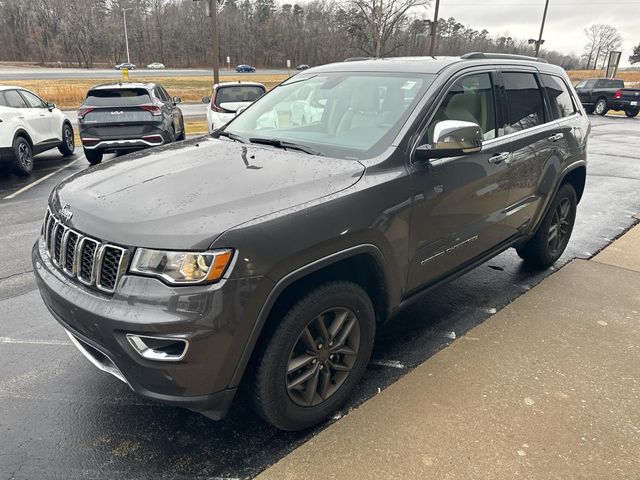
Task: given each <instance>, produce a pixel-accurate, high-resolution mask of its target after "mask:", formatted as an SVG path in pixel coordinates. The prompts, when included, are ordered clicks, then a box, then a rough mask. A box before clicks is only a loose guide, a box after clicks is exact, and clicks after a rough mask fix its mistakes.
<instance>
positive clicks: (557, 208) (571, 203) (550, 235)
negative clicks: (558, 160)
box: [516, 183, 578, 267]
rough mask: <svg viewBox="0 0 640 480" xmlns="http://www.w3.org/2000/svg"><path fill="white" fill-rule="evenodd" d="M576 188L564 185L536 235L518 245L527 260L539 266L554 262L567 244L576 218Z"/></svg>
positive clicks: (521, 254)
mask: <svg viewBox="0 0 640 480" xmlns="http://www.w3.org/2000/svg"><path fill="white" fill-rule="evenodd" d="M577 203H578V200H577V196H576V191H575V190H574V189H573V186H571V185H570V184H568V183H565V184H564V185H562V186H561V187H560V189H559V190H558V193H557V194H556V196H555V198H554V199H553V203H552V204H551V207H550V208H549V210H548V211H547V213H546V215H545V216H544V218H543V219H542V223H541V224H540V226H539V227H538V230H537V231H536V233H535V235H534V236H533V237H532V238H531V239H530V240H529V241H528V242H527V243H525V244H524V245H521V246H519V247H517V248H516V250H517V252H518V255H519V256H520V258H522V259H523V260H524V261H525V262H526V263H529V264H531V265H534V266H537V267H549V266H551V265H553V264H554V263H555V262H556V260H558V259H559V258H560V255H562V253H563V252H564V250H565V248H567V244H568V243H569V239H570V238H571V232H572V231H573V225H574V224H575V221H576V207H577Z"/></svg>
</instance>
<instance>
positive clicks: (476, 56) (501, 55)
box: [460, 52, 549, 63]
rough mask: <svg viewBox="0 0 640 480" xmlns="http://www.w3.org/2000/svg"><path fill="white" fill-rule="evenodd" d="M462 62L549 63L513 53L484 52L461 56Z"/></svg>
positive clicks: (538, 58)
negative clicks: (480, 60)
mask: <svg viewBox="0 0 640 480" xmlns="http://www.w3.org/2000/svg"><path fill="white" fill-rule="evenodd" d="M460 58H462V59H463V60H478V59H483V58H487V59H490V58H494V59H499V60H529V61H530V62H540V63H549V62H547V61H546V60H545V59H544V58H540V57H529V56H527V55H516V54H514V53H484V52H471V53H465V54H464V55H461V56H460Z"/></svg>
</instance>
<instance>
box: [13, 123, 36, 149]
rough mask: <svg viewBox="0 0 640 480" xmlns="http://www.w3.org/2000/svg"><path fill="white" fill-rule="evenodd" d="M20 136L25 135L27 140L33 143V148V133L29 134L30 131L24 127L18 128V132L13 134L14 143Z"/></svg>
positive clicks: (30, 143)
mask: <svg viewBox="0 0 640 480" xmlns="http://www.w3.org/2000/svg"><path fill="white" fill-rule="evenodd" d="M18 137H23V138H24V139H25V140H26V141H27V142H29V145H31V148H32V149H33V140H32V139H31V135H29V132H27V131H26V130H25V129H24V128H18V129H17V130H16V132H15V133H14V134H13V141H12V142H11V143H12V144H13V142H15V141H16V138H18Z"/></svg>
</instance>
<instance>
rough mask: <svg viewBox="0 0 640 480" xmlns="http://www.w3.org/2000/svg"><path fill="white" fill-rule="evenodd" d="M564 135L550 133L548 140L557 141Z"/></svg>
mask: <svg viewBox="0 0 640 480" xmlns="http://www.w3.org/2000/svg"><path fill="white" fill-rule="evenodd" d="M563 137H564V134H563V133H556V134H555V135H551V136H550V137H549V140H550V141H552V142H557V141H558V140H561V139H562V138H563Z"/></svg>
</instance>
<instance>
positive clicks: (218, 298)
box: [33, 53, 590, 430]
mask: <svg viewBox="0 0 640 480" xmlns="http://www.w3.org/2000/svg"><path fill="white" fill-rule="evenodd" d="M299 102H302V103H304V105H302V104H300V103H299ZM299 107H306V112H311V111H317V110H319V111H320V113H321V115H315V114H313V115H310V114H304V113H305V108H299ZM298 110H300V111H301V112H302V113H301V114H299V115H298V114H296V113H295V112H296V111H298ZM589 131H590V123H589V120H588V118H587V116H586V114H585V112H584V111H583V109H582V107H581V106H580V105H579V103H578V101H577V98H576V97H575V94H574V90H573V88H572V87H571V86H570V83H569V79H568V77H567V75H566V74H565V72H564V71H563V70H562V69H561V68H559V67H557V66H553V65H549V64H547V63H546V62H543V61H538V60H536V59H531V58H528V57H517V56H509V55H506V56H501V55H495V54H493V55H489V54H486V55H485V54H478V53H476V54H468V55H465V56H463V57H460V58H453V57H443V58H432V57H428V58H390V59H379V60H368V61H353V62H349V63H339V64H333V65H325V66H322V67H317V68H313V69H310V70H309V71H308V72H304V73H300V74H298V75H296V76H295V77H292V78H290V79H289V80H287V81H285V82H283V83H282V84H280V85H279V86H277V87H276V88H274V89H273V90H271V91H270V92H269V93H267V94H266V95H265V96H263V97H262V98H260V99H259V100H257V101H256V102H255V103H253V104H252V105H251V106H249V107H248V108H247V109H246V110H245V111H244V112H242V114H241V115H238V116H237V117H235V118H234V119H233V120H232V121H231V122H230V123H229V124H227V126H226V127H224V128H223V129H219V130H217V131H216V132H215V133H214V134H213V135H212V136H209V137H204V138H199V139H195V140H191V141H187V142H183V143H181V144H179V145H175V146H173V145H172V146H168V147H166V148H162V149H157V150H153V151H146V152H139V153H135V154H133V155H130V156H127V157H123V158H121V159H116V160H114V161H112V162H109V163H108V164H105V165H101V166H100V167H99V168H96V169H93V170H88V171H85V172H82V173H79V174H77V175H75V176H72V177H70V178H68V179H66V180H65V181H63V182H62V183H61V184H60V185H58V186H57V187H56V188H55V190H54V191H53V192H52V194H51V197H50V200H49V208H48V210H47V213H46V217H45V223H44V228H43V235H42V237H41V238H40V239H39V240H38V241H37V242H36V244H35V245H34V248H33V264H34V272H35V275H36V278H37V282H38V286H39V288H40V292H41V294H42V298H43V299H44V302H45V304H46V305H47V307H48V308H49V310H50V311H51V313H52V314H53V316H54V317H55V318H56V319H57V321H58V322H60V323H61V324H62V326H63V327H64V328H65V329H66V331H67V332H68V334H69V336H70V337H71V339H72V341H73V342H74V343H75V344H76V346H77V347H78V348H79V349H80V350H81V351H82V352H83V353H84V354H85V355H86V356H87V357H88V358H89V359H90V360H91V361H92V362H93V363H94V364H95V365H96V366H97V367H98V368H100V369H102V370H105V371H107V372H109V373H111V374H113V375H115V376H116V377H117V378H119V379H120V380H122V381H123V382H126V383H127V385H129V386H130V387H131V389H133V390H134V391H136V392H137V393H139V394H140V395H143V396H145V397H147V398H151V399H155V400H158V401H161V402H165V403H168V404H171V405H178V406H183V407H187V408H190V409H192V410H196V411H200V412H203V413H204V414H205V415H207V416H209V417H210V418H214V419H219V418H221V417H222V416H223V415H224V414H225V412H226V411H227V409H228V408H229V405H230V403H231V401H232V399H233V397H234V395H235V394H236V392H237V391H239V390H242V391H243V393H244V394H245V395H248V396H249V398H250V399H251V401H252V404H253V405H254V407H255V409H256V411H257V412H258V413H259V414H260V415H262V416H263V417H264V418H265V419H266V420H268V421H269V422H271V423H272V424H274V425H276V426H277V427H279V428H282V429H285V430H297V429H302V428H306V427H309V426H311V425H314V424H316V423H318V422H320V421H322V420H323V419H324V418H326V417H327V416H328V415H331V414H332V412H334V411H335V410H336V409H337V408H339V407H340V405H341V404H342V403H343V402H344V401H345V400H346V399H347V397H348V396H349V395H350V394H351V392H352V391H353V389H354V388H355V386H356V384H357V383H358V381H359V379H360V377H361V376H362V374H363V372H364V370H365V367H366V366H367V363H368V361H369V356H370V354H371V350H372V346H373V342H374V339H375V335H376V330H377V327H378V325H379V324H380V323H381V322H385V321H387V320H389V319H390V318H393V317H394V316H395V315H396V314H397V313H398V312H399V311H400V310H402V308H403V307H404V306H406V305H408V304H409V303H410V302H411V301H413V300H415V299H416V298H419V297H418V296H419V295H420V294H421V293H422V292H425V291H427V290H429V289H432V288H434V287H437V286H439V285H442V284H443V283H445V282H447V281H449V280H452V279H453V278H456V277H458V276H460V275H462V274H463V273H465V272H467V271H469V270H470V269H472V268H474V267H476V266H478V265H480V264H482V263H483V262H485V261H487V260H488V259H490V258H492V257H493V256H495V255H497V254H499V253H501V252H503V251H504V250H506V249H508V248H510V247H515V248H516V249H517V252H518V254H519V255H520V256H521V257H522V258H523V259H524V260H525V262H527V263H529V264H531V265H534V266H538V267H542V268H544V267H548V266H549V265H551V264H553V263H554V262H555V261H556V260H557V259H558V258H559V257H560V255H562V253H563V251H564V249H565V247H566V245H567V243H568V242H569V238H570V235H571V232H572V229H573V225H574V221H575V215H576V205H577V203H578V202H579V201H580V198H581V197H582V193H583V190H584V186H585V178H586V151H587V138H588V135H589ZM134 159H135V160H136V161H132V160H134ZM141 165H142V166H143V167H144V168H140V166H141Z"/></svg>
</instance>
